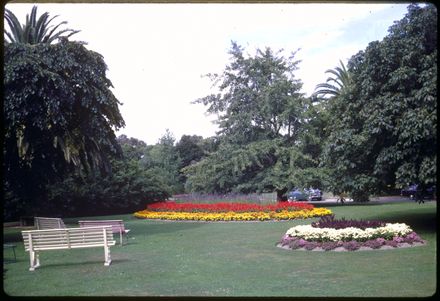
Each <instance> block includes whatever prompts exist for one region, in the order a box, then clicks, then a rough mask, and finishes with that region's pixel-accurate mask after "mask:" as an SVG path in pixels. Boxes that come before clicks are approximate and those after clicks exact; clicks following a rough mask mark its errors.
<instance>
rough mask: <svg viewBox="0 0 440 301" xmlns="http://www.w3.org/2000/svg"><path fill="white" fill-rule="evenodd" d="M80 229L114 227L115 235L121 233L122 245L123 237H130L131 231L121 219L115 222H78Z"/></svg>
mask: <svg viewBox="0 0 440 301" xmlns="http://www.w3.org/2000/svg"><path fill="white" fill-rule="evenodd" d="M78 223H79V226H80V227H96V226H112V229H113V233H119V239H120V243H121V245H122V236H123V235H125V236H127V235H128V232H130V230H128V229H125V226H124V221H123V220H119V219H116V220H115V219H114V220H88V221H78Z"/></svg>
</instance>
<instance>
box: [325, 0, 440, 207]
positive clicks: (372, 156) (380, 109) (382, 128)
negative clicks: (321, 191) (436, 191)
mask: <svg viewBox="0 0 440 301" xmlns="http://www.w3.org/2000/svg"><path fill="white" fill-rule="evenodd" d="M436 45H437V9H436V7H435V6H434V5H433V4H426V5H424V6H423V7H420V6H419V5H414V4H412V5H410V6H408V13H407V14H406V15H405V17H404V18H403V19H402V20H400V21H397V22H395V24H394V25H393V26H391V27H390V28H389V34H388V36H386V37H385V38H384V39H383V40H382V41H380V42H378V41H375V42H372V43H370V44H369V45H368V47H367V48H366V49H365V51H360V52H359V53H358V54H356V55H355V56H353V57H352V58H351V59H350V61H349V64H348V69H349V72H350V73H351V74H352V80H353V84H352V85H351V87H350V89H348V91H347V93H345V94H344V95H341V96H340V97H339V98H338V100H337V101H336V102H334V104H333V105H334V106H337V111H338V112H339V115H338V116H335V115H334V114H332V115H331V116H332V118H331V121H330V125H331V127H330V129H331V132H330V136H329V139H328V143H327V145H326V147H325V151H324V156H323V159H324V161H325V165H326V166H327V167H328V168H329V170H331V177H332V179H333V188H334V190H345V191H348V192H351V194H352V195H353V197H354V198H355V200H359V201H363V200H367V199H368V195H369V194H372V193H377V192H380V189H381V188H383V187H386V186H387V185H397V186H400V187H401V186H403V185H407V184H409V183H418V184H422V185H432V184H434V183H435V182H436V172H437V170H436V161H437V114H436V112H437V84H436V82H437V46H436Z"/></svg>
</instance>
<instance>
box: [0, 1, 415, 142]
mask: <svg viewBox="0 0 440 301" xmlns="http://www.w3.org/2000/svg"><path fill="white" fill-rule="evenodd" d="M32 6H33V4H8V5H6V8H8V9H10V10H11V11H12V12H13V13H14V14H15V15H16V16H17V17H18V18H19V20H20V21H21V22H22V23H24V20H25V17H26V14H28V13H30V11H31V8H32ZM407 6H408V3H398V4H397V3H389V4H385V3H384V4H373V3H368V4H367V3H365V4H317V3H315V4H295V3H288V4H281V3H280V4H195V3H194V4H193V3H190V4H168V3H167V4H82V3H77V4H38V13H37V15H38V16H39V15H41V14H42V13H43V12H46V11H47V12H49V14H50V15H51V16H55V15H59V17H57V18H56V19H55V20H54V21H53V23H54V24H58V23H59V22H61V21H67V22H68V24H67V26H66V27H63V28H72V29H75V30H81V32H80V33H78V34H76V35H74V36H72V37H71V38H70V40H77V41H85V42H87V46H86V47H87V48H88V49H90V50H93V51H96V52H99V53H100V54H102V55H103V56H104V60H105V62H106V63H107V66H108V72H107V77H108V78H109V79H110V80H111V81H112V83H113V85H114V89H113V93H114V94H115V96H116V97H117V98H118V99H119V101H121V102H122V103H123V105H122V106H120V111H121V113H122V116H123V117H124V120H125V123H126V126H125V128H123V129H122V130H120V131H118V132H117V135H120V134H125V135H127V136H129V137H135V138H137V139H141V140H143V141H145V142H146V143H147V144H155V143H157V141H158V139H159V138H160V137H161V136H162V135H163V134H164V133H165V131H166V129H169V130H170V131H171V133H173V135H174V136H175V138H176V139H177V141H178V140H180V138H181V136H182V135H185V134H186V135H200V136H203V137H209V136H213V135H215V131H216V130H217V127H216V125H214V124H213V123H212V121H213V120H215V118H216V116H210V115H206V114H205V111H206V108H205V107H204V106H203V105H202V104H191V102H192V101H194V100H196V99H197V98H200V97H204V96H206V95H209V94H211V93H212V92H215V91H214V90H213V89H212V88H211V82H210V81H209V80H208V78H205V77H202V75H204V74H207V73H215V72H221V71H222V70H223V69H224V67H225V66H226V65H227V64H228V62H229V55H228V54H227V52H228V50H229V49H230V46H231V40H233V41H236V42H237V43H238V44H239V45H242V46H243V47H245V52H246V53H249V54H250V55H255V49H256V48H265V47H270V48H272V49H273V50H275V51H276V50H279V49H284V52H283V54H284V55H285V56H286V57H288V56H289V54H290V53H291V52H293V51H296V50H297V49H298V48H300V50H299V52H298V53H297V54H296V57H295V58H296V59H299V60H301V63H300V64H299V70H297V72H296V77H297V78H299V79H301V81H302V82H303V92H304V93H305V94H306V95H307V96H309V95H310V94H311V93H312V92H313V91H314V88H315V86H316V85H317V84H319V83H322V82H325V80H326V78H327V77H328V76H327V75H326V74H325V70H327V69H331V68H334V67H336V66H337V65H338V64H339V60H342V61H343V62H344V63H346V62H347V61H348V59H349V58H350V57H351V56H352V55H354V54H356V53H357V52H358V51H360V50H364V49H365V48H366V47H367V45H368V43H370V42H371V41H376V40H379V41H380V40H382V39H383V38H384V37H385V36H386V35H387V34H388V32H387V30H388V28H389V26H391V25H392V24H393V23H394V21H397V20H400V19H402V18H403V17H404V16H405V14H406V7H407ZM5 28H6V29H8V27H7V26H5Z"/></svg>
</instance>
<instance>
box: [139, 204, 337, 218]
mask: <svg viewBox="0 0 440 301" xmlns="http://www.w3.org/2000/svg"><path fill="white" fill-rule="evenodd" d="M329 214H331V211H330V210H328V209H326V208H315V207H314V206H313V205H311V204H307V203H276V204H268V205H258V204H252V203H212V204H195V203H175V202H159V203H155V204H151V205H148V206H147V209H145V210H142V211H138V212H136V213H134V216H135V217H137V218H147V219H167V220H196V221H253V220H256V221H264V220H289V219H298V218H309V217H320V216H325V215H329Z"/></svg>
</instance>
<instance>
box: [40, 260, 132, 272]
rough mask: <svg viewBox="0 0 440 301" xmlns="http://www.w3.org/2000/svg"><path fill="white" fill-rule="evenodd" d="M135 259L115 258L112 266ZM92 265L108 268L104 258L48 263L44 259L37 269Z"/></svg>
mask: <svg viewBox="0 0 440 301" xmlns="http://www.w3.org/2000/svg"><path fill="white" fill-rule="evenodd" d="M130 261H133V260H131V259H113V260H112V263H111V265H110V266H112V265H115V264H116V265H117V264H120V263H124V262H130ZM92 265H100V266H102V267H103V268H108V267H106V266H104V262H103V261H102V260H90V261H70V262H60V263H48V264H45V263H44V261H42V262H41V265H40V266H39V267H38V268H37V269H36V271H38V270H42V269H44V270H49V269H53V268H59V267H69V266H75V267H78V266H92Z"/></svg>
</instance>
